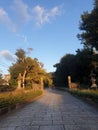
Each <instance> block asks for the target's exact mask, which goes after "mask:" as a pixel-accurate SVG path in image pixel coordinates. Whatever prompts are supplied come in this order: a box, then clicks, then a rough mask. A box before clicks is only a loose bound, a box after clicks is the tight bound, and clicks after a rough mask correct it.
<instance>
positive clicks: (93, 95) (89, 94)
mask: <svg viewBox="0 0 98 130" xmlns="http://www.w3.org/2000/svg"><path fill="white" fill-rule="evenodd" d="M70 92H71V94H73V95H75V96H78V97H81V98H83V99H86V100H91V101H93V102H95V103H98V90H96V91H95V90H89V89H88V90H86V89H84V90H71V91H70Z"/></svg>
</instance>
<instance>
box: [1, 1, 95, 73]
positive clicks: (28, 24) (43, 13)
mask: <svg viewBox="0 0 98 130" xmlns="http://www.w3.org/2000/svg"><path fill="white" fill-rule="evenodd" d="M93 4H94V1H93V0H0V73H2V74H6V73H8V69H9V66H11V65H12V63H15V61H16V56H15V53H16V50H17V49H19V48H22V49H24V50H25V51H26V52H27V56H30V57H32V58H37V59H38V60H39V61H40V62H42V63H43V64H44V69H45V70H46V71H47V72H54V71H55V69H56V68H54V67H53V65H54V64H56V63H59V62H60V59H61V58H62V57H63V56H64V55H66V54H69V53H70V54H76V50H77V49H81V48H82V47H83V46H82V45H81V43H80V42H81V41H79V40H78V38H77V34H78V33H81V31H80V30H79V22H80V21H81V15H82V14H83V12H85V11H88V12H90V11H91V10H92V9H93ZM30 48H32V51H30ZM28 51H29V53H28Z"/></svg>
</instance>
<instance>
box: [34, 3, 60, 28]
mask: <svg viewBox="0 0 98 130" xmlns="http://www.w3.org/2000/svg"><path fill="white" fill-rule="evenodd" d="M33 12H34V13H35V20H36V24H37V25H38V26H41V25H42V24H44V23H47V22H51V20H52V19H53V18H55V17H56V16H57V15H60V12H61V11H60V6H55V7H53V8H52V9H50V10H47V9H45V8H44V7H41V6H40V5H37V6H35V7H34V9H33Z"/></svg>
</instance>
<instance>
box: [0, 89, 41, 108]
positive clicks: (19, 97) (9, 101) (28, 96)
mask: <svg viewBox="0 0 98 130" xmlns="http://www.w3.org/2000/svg"><path fill="white" fill-rule="evenodd" d="M40 95H42V91H40V90H38V91H35V92H34V91H32V90H31V91H23V90H22V91H15V92H6V93H1V94H0V109H1V108H5V107H10V106H13V105H16V104H24V103H27V102H30V101H32V100H33V99H35V98H36V97H38V96H40Z"/></svg>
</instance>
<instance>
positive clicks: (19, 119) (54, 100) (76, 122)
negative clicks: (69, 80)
mask: <svg viewBox="0 0 98 130" xmlns="http://www.w3.org/2000/svg"><path fill="white" fill-rule="evenodd" d="M0 130H98V111H97V110H96V109H95V108H93V107H92V106H89V105H88V104H86V103H84V102H82V101H80V100H79V99H76V98H75V97H73V96H72V95H70V94H69V93H67V92H61V91H56V90H49V89H48V90H46V91H45V95H44V96H42V97H41V98H40V99H38V100H37V101H35V102H33V103H30V104H28V105H27V106H25V107H23V108H21V109H19V110H16V111H14V112H12V113H9V114H8V115H7V116H6V117H3V118H2V119H0Z"/></svg>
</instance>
